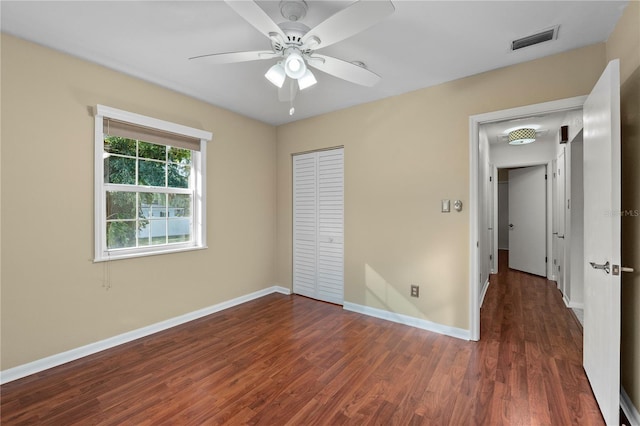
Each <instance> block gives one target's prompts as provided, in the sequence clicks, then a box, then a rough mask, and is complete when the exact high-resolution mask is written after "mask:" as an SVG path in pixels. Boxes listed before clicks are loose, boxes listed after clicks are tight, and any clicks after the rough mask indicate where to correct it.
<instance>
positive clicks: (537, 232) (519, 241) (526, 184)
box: [509, 166, 547, 277]
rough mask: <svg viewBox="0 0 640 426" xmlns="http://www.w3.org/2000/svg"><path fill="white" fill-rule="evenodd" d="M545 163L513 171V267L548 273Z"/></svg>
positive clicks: (536, 272)
mask: <svg viewBox="0 0 640 426" xmlns="http://www.w3.org/2000/svg"><path fill="white" fill-rule="evenodd" d="M545 174H546V170H545V166H533V167H524V168H520V169H512V170H509V268H511V269H517V270H518V271H523V272H528V273H530V274H535V275H540V276H543V277H546V276H547V264H546V253H547V248H546V242H547V238H546V217H547V210H546V209H547V207H546V206H547V198H546V194H547V188H546V180H545Z"/></svg>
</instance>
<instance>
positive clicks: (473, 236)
mask: <svg viewBox="0 0 640 426" xmlns="http://www.w3.org/2000/svg"><path fill="white" fill-rule="evenodd" d="M586 99H587V96H577V97H573V98H567V99H560V100H556V101H550V102H543V103H539V104H532V105H526V106H521V107H516V108H510V109H505V110H500V111H494V112H488V113H484V114H477V115H472V116H470V117H469V153H470V155H469V254H470V255H469V334H470V339H471V340H476V341H477V340H480V293H481V292H480V285H481V284H482V283H480V282H478V281H477V280H476V277H478V276H479V274H480V270H481V255H483V259H484V258H486V259H488V258H489V256H484V253H485V251H487V250H488V249H487V248H485V247H479V244H480V229H481V228H480V225H481V223H486V219H487V218H484V217H483V216H482V214H484V213H483V212H482V210H483V209H482V208H481V205H480V201H481V200H480V199H479V196H478V192H479V190H478V185H479V182H480V176H479V169H480V168H479V158H480V155H479V147H480V125H481V124H485V123H492V122H495V121H503V120H509V119H517V118H523V117H527V116H531V115H536V114H543V113H549V112H562V111H568V110H572V109H576V108H582V106H583V105H584V102H585V100H586Z"/></svg>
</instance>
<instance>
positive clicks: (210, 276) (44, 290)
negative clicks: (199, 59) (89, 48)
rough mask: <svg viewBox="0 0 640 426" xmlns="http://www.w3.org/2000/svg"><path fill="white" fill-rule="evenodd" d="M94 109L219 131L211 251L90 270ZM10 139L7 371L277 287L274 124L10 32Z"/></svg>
mask: <svg viewBox="0 0 640 426" xmlns="http://www.w3.org/2000/svg"><path fill="white" fill-rule="evenodd" d="M98 103H100V104H104V105H108V106H112V107H115V108H120V109H124V110H128V111H132V112H136V113H139V114H144V115H149V116H152V117H155V118H160V119H164V120H169V121H173V122H176V123H180V124H184V125H188V126H192V127H197V128H201V129H204V130H208V131H211V132H213V135H214V137H213V141H212V142H210V143H209V146H208V151H207V162H208V177H207V178H208V179H207V199H208V214H207V223H208V243H209V248H208V249H207V250H201V251H194V252H188V253H180V254H170V255H160V256H152V257H146V258H138V259H131V260H118V261H114V262H111V263H98V264H94V263H92V258H93V145H94V144H93V127H94V122H93V117H92V115H91V114H90V113H89V112H88V108H90V107H92V106H95V105H96V104H98ZM2 140H3V145H2V164H1V167H2V272H1V277H2V364H1V367H0V368H1V369H2V370H4V369H7V368H11V367H14V366H17V365H21V364H24V363H27V362H30V361H34V360H37V359H40V358H43V357H46V356H49V355H53V354H57V353H60V352H63V351H65V350H69V349H73V348H76V347H79V346H82V345H85V344H89V343H92V342H96V341H99V340H101V339H105V338H108V337H112V336H114V335H117V334H120V333H123V332H127V331H130V330H133V329H137V328H140V327H143V326H146V325H149V324H152V323H155V322H158V321H162V320H166V319H168V318H172V317H175V316H178V315H181V314H184V313H187V312H192V311H194V310H197V309H200V308H204V307H207V306H210V305H213V304H216V303H219V302H222V301H226V300H229V299H232V298H234V297H238V296H241V295H246V294H248V293H251V292H253V291H256V290H260V289H263V288H265V287H269V286H272V285H273V284H274V282H275V273H274V267H275V255H274V253H273V242H274V241H275V237H276V235H275V228H276V222H275V221H276V210H275V209H276V204H275V200H276V185H275V184H276V181H275V177H276V175H275V173H276V169H275V164H276V157H275V156H276V129H275V128H274V127H272V126H269V125H266V124H263V123H260V122H257V121H254V120H251V119H248V118H245V117H242V116H240V115H237V114H234V113H231V112H229V111H225V110H223V109H220V108H216V107H213V106H210V105H208V104H205V103H202V102H199V101H196V100H194V99H191V98H188V97H186V96H182V95H179V94H177V93H175V92H172V91H169V90H166V89H162V88H160V87H158V86H155V85H152V84H148V83H145V82H142V81H140V80H137V79H134V78H131V77H128V76H126V75H123V74H120V73H116V72H114V71H111V70H108V69H106V68H103V67H99V66H96V65H92V64H90V63H88V62H84V61H81V60H78V59H75V58H72V57H70V56H67V55H64V54H61V53H57V52H55V51H52V50H49V49H45V48H42V47H40V46H37V45H34V44H31V43H28V42H25V41H21V40H18V39H16V38H13V37H11V36H7V35H2ZM107 273H109V274H110V277H111V285H112V287H111V289H109V290H108V291H107V290H105V288H103V287H102V281H103V277H104V276H105V274H107Z"/></svg>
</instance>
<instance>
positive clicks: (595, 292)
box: [583, 60, 621, 425]
mask: <svg viewBox="0 0 640 426" xmlns="http://www.w3.org/2000/svg"><path fill="white" fill-rule="evenodd" d="M583 120H584V132H583V140H584V142H583V151H584V160H583V161H584V256H585V263H584V286H585V288H584V293H585V294H584V349H583V365H584V369H585V371H586V373H587V377H589V382H590V383H591V388H592V389H593V393H594V395H595V397H596V400H597V401H598V404H599V405H600V410H601V411H602V415H603V417H604V420H605V422H606V423H607V424H608V425H617V424H619V419H618V417H619V409H620V408H619V407H620V296H621V290H620V269H619V267H620V259H621V255H620V196H621V194H620V63H619V61H618V60H614V61H611V62H610V63H609V65H608V66H607V68H606V69H605V71H604V73H603V74H602V76H601V77H600V79H599V80H598V82H597V83H596V85H595V87H594V88H593V90H592V91H591V94H590V95H589V97H588V98H587V101H586V102H585V104H584V109H583ZM616 269H617V270H616Z"/></svg>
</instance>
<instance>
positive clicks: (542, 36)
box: [511, 27, 558, 50]
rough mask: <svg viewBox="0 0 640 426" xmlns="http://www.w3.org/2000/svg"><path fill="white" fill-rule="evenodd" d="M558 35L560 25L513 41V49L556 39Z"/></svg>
mask: <svg viewBox="0 0 640 426" xmlns="http://www.w3.org/2000/svg"><path fill="white" fill-rule="evenodd" d="M557 37H558V27H553V28H550V29H548V30H544V31H541V32H539V33H537V34H533V35H530V36H527V37H522V38H519V39H517V40H513V41H512V42H511V50H518V49H522V48H524V47H529V46H533V45H534V44H538V43H544V42H545V41H550V40H555V39H556V38H557Z"/></svg>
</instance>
